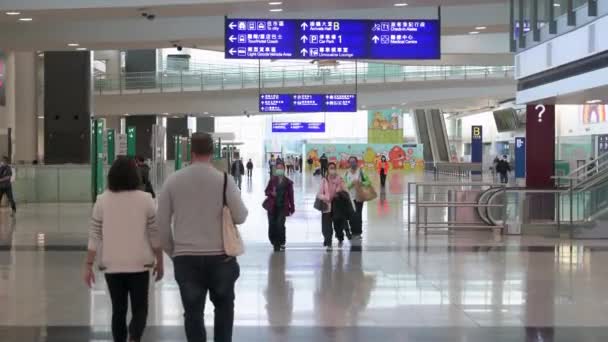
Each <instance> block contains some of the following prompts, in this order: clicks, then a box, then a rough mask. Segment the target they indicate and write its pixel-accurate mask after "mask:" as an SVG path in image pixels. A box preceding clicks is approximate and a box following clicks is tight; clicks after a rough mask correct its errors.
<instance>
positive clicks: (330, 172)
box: [329, 169, 338, 176]
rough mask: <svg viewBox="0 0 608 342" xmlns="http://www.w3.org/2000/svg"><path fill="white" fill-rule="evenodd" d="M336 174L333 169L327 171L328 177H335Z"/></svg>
mask: <svg viewBox="0 0 608 342" xmlns="http://www.w3.org/2000/svg"><path fill="white" fill-rule="evenodd" d="M337 173H338V172H337V171H336V170H335V169H332V170H329V175H330V176H335V175H336V174H337Z"/></svg>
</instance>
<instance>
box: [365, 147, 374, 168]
mask: <svg viewBox="0 0 608 342" xmlns="http://www.w3.org/2000/svg"><path fill="white" fill-rule="evenodd" d="M363 161H364V162H365V166H366V167H373V166H374V165H375V161H376V152H375V151H374V149H373V148H371V147H368V148H367V149H366V150H365V154H364V155H363Z"/></svg>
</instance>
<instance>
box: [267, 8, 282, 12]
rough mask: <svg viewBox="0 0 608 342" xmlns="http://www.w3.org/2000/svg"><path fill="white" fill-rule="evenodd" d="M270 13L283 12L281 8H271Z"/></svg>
mask: <svg viewBox="0 0 608 342" xmlns="http://www.w3.org/2000/svg"><path fill="white" fill-rule="evenodd" d="M270 12H283V9H282V8H272V9H270Z"/></svg>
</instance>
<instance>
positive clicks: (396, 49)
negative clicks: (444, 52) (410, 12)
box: [224, 18, 441, 59]
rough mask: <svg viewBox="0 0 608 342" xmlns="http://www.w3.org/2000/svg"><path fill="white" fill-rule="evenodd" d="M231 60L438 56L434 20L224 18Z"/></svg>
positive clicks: (436, 24) (436, 29)
mask: <svg viewBox="0 0 608 342" xmlns="http://www.w3.org/2000/svg"><path fill="white" fill-rule="evenodd" d="M225 29H226V35H225V37H224V38H225V39H224V40H225V47H226V49H225V55H226V58H229V59H230V58H231V59H239V58H240V59H317V58H319V59H439V58H441V41H440V33H441V28H440V22H439V20H435V19H424V20H422V19H420V20H417V19H408V20H353V19H340V20H336V19H334V20H332V19H324V20H319V19H315V20H310V19H307V20H302V19H228V18H227V19H226V22H225Z"/></svg>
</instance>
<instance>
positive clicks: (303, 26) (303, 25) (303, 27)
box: [300, 23, 308, 31]
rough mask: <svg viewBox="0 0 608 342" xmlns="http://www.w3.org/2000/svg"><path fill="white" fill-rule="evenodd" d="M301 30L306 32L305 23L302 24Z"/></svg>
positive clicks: (306, 25) (306, 26)
mask: <svg viewBox="0 0 608 342" xmlns="http://www.w3.org/2000/svg"><path fill="white" fill-rule="evenodd" d="M300 26H302V30H304V31H306V28H308V24H307V23H302V25H300Z"/></svg>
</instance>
